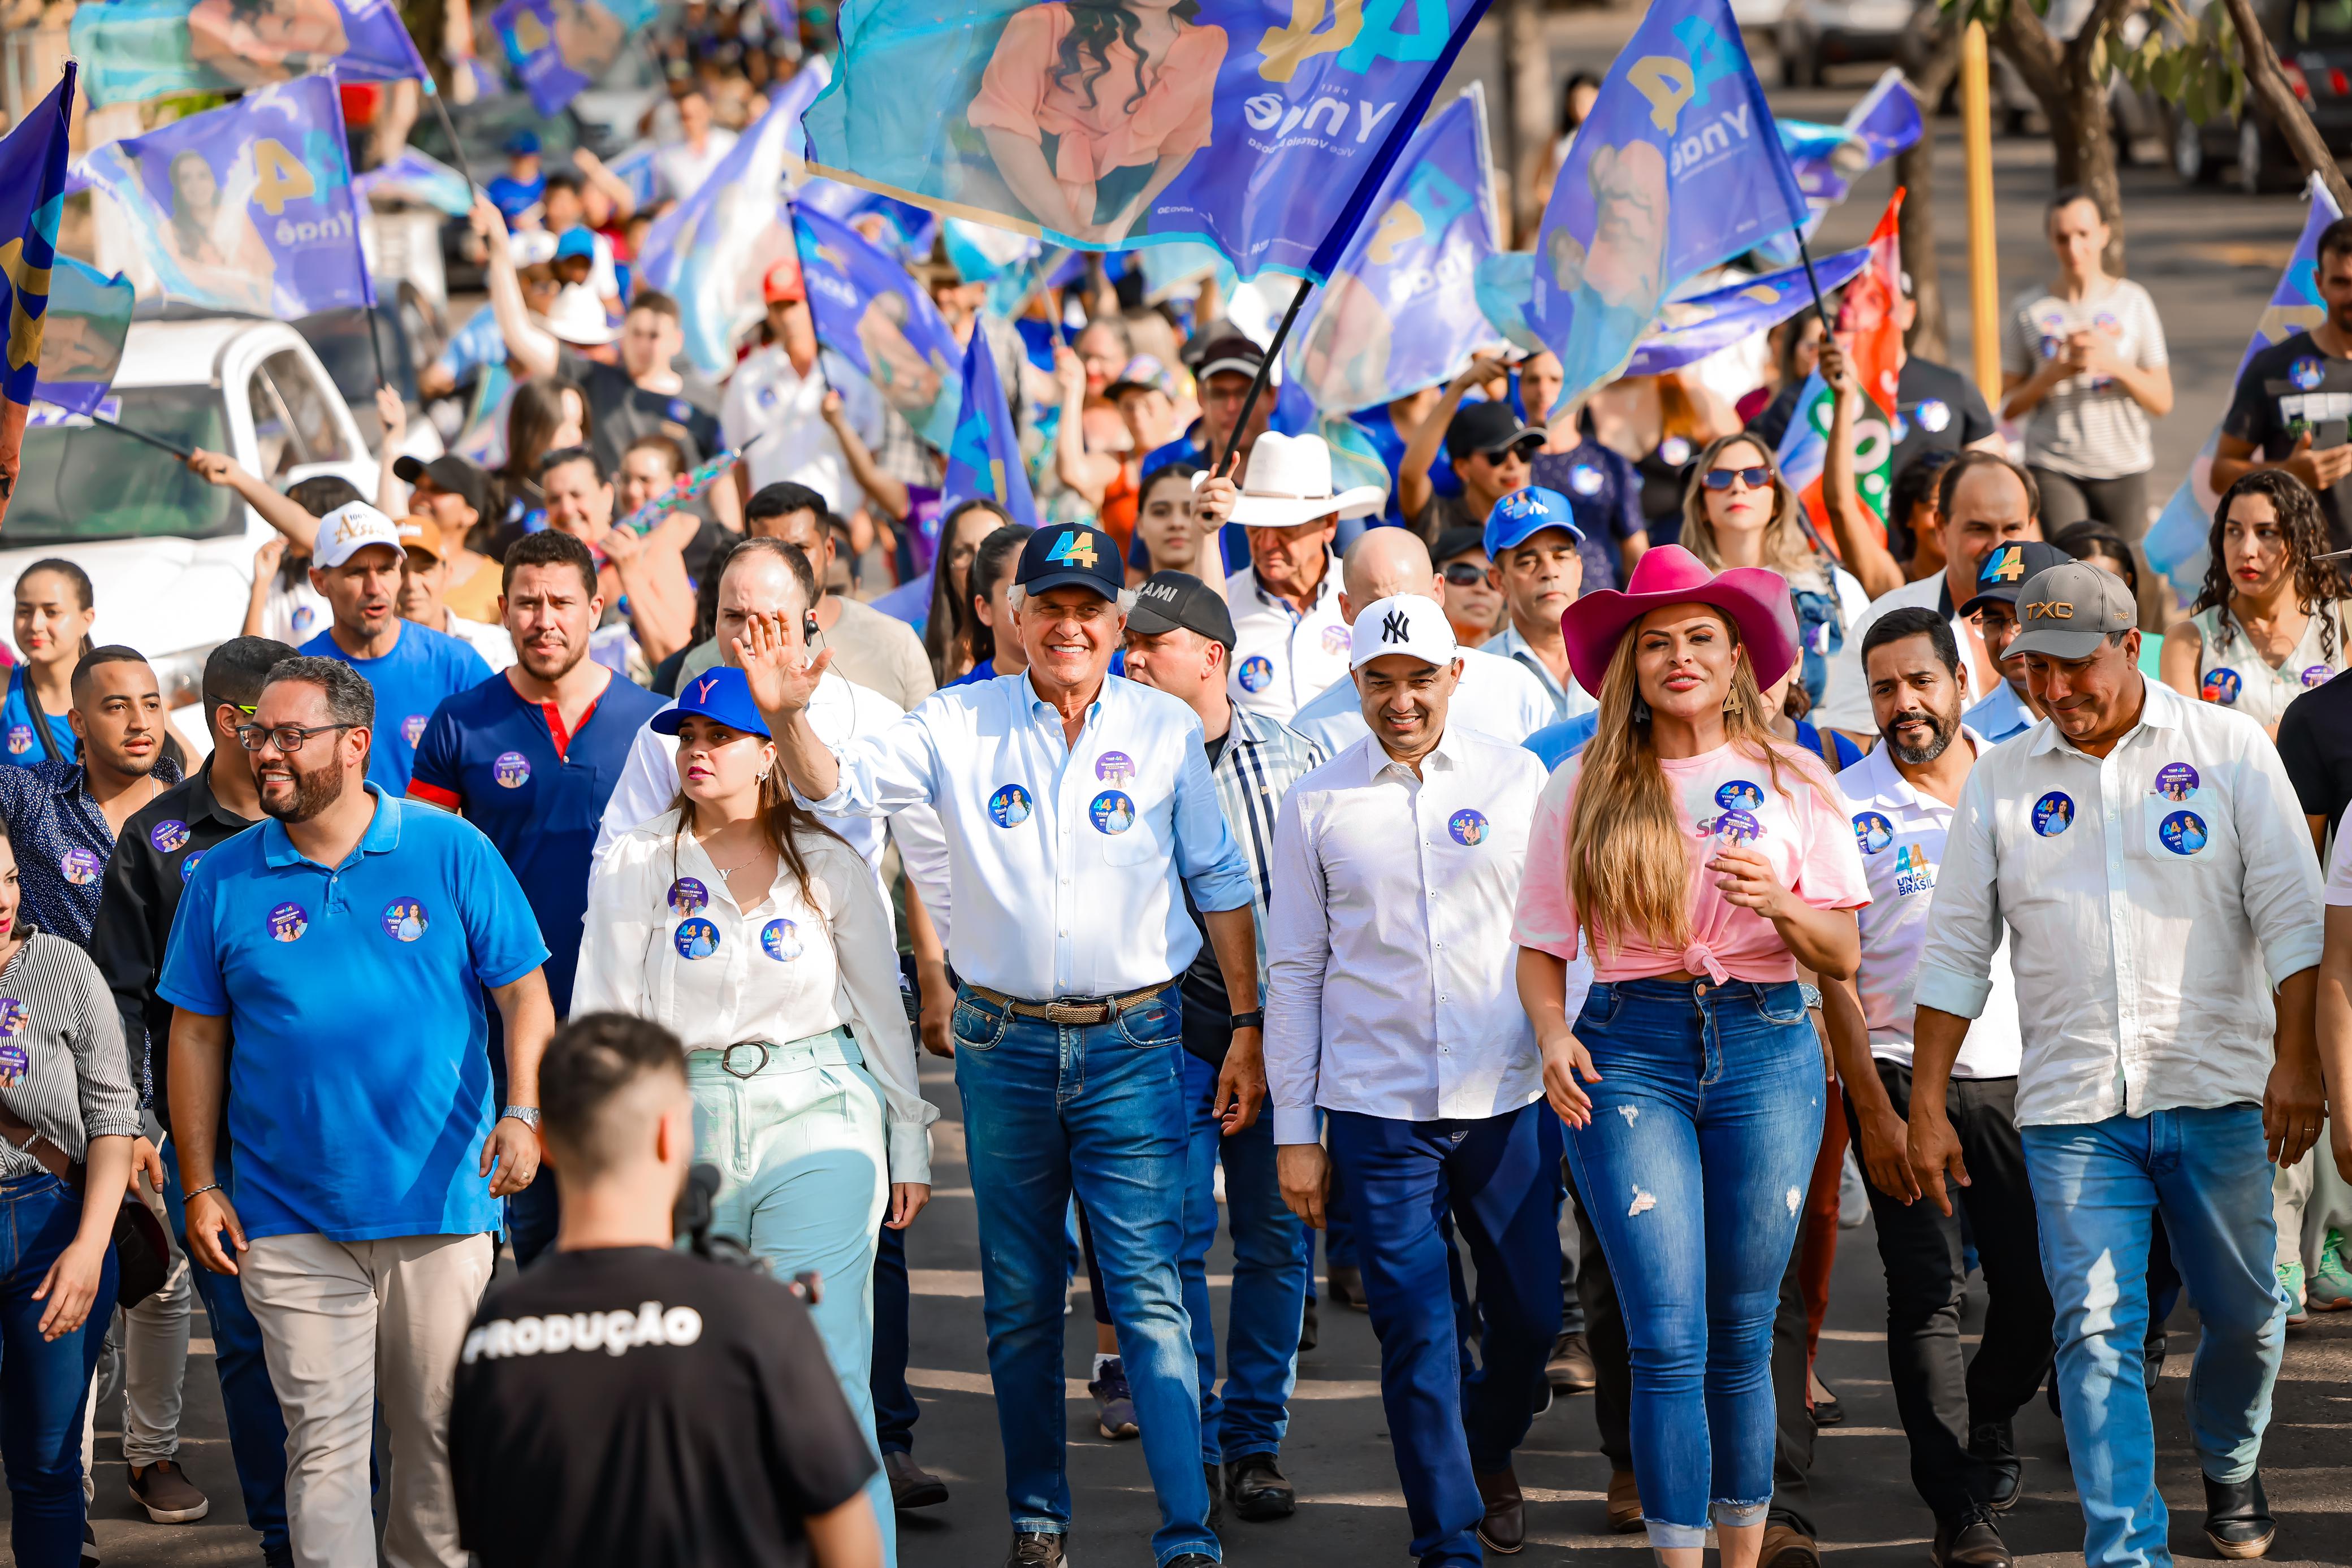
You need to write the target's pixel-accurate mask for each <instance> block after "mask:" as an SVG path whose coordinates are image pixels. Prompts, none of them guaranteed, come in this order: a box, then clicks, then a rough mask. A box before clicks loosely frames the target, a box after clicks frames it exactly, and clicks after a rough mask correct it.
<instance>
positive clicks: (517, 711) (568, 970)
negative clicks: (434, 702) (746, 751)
mask: <svg viewBox="0 0 2352 1568" xmlns="http://www.w3.org/2000/svg"><path fill="white" fill-rule="evenodd" d="M667 706H669V705H668V704H667V703H666V702H664V701H663V700H662V699H661V698H660V697H657V696H656V695H654V694H653V693H651V692H649V691H647V690H646V689H645V688H644V687H643V686H640V685H635V684H634V683H632V682H630V681H626V680H624V679H623V678H621V677H620V676H619V675H614V677H613V678H612V680H611V682H610V683H609V684H607V685H606V686H605V687H604V694H603V695H601V696H599V697H598V698H597V699H596V701H595V702H594V704H593V705H592V706H590V707H589V709H588V712H587V714H586V715H585V716H583V717H582V719H581V720H580V727H578V728H577V729H574V730H572V732H571V733H569V734H566V733H565V732H564V730H563V716H562V713H561V712H560V711H558V710H557V708H556V707H555V706H554V705H552V704H540V703H535V702H532V701H531V700H530V698H528V697H526V696H524V695H522V694H521V693H520V692H519V691H517V690H515V688H514V683H513V682H512V681H510V680H509V679H508V678H507V677H506V676H505V675H503V674H497V675H492V676H491V677H490V678H489V679H488V680H487V681H484V682H483V683H482V684H481V685H478V686H475V687H472V688H471V689H469V690H467V691H462V692H459V693H458V694H457V695H456V696H454V697H451V698H449V699H448V700H447V701H446V702H445V703H443V704H442V705H441V706H440V707H439V708H437V709H436V710H435V712H434V715H433V721H432V722H431V723H430V724H428V725H426V726H425V738H424V739H423V740H422V741H419V742H418V743H417V747H416V771H415V774H414V775H413V776H412V777H411V778H410V779H409V780H408V793H409V794H410V795H411V796H412V797H414V798H415V799H416V800H426V801H430V802H431V803H432V804H434V805H436V806H440V807H443V808H446V810H452V811H462V812H464V813H465V816H466V820H467V821H469V822H471V823H473V824H474V826H476V827H478V828H479V829H481V830H482V831H483V832H484V833H485V834H487V835H488V838H489V841H490V842H492V843H494V844H496V845H497V846H498V847H499V853H500V854H502V855H504V856H506V860H507V865H508V867H509V869H511V870H512V871H513V872H514V874H515V880H516V881H517V882H519V883H521V884H522V894H523V897H525V898H526V899H528V900H530V907H531V912H532V913H533V914H534V915H537V916H538V917H539V934H540V936H541V938H543V939H544V940H545V941H546V943H547V946H548V960H547V990H548V995H549V996H550V997H551V998H554V1002H555V1016H556V1017H558V1018H562V1017H563V1016H564V1015H565V1014H566V1013H568V1012H570V1011H571V1010H572V972H573V970H574V969H576V968H577V967H578V966H579V963H580V932H581V922H582V920H583V917H584V916H585V915H587V912H588V873H589V867H590V862H589V851H591V850H592V849H593V848H594V847H595V844H596V827H597V824H598V823H599V822H601V821H603V820H604V803H605V802H606V801H608V800H611V799H612V798H613V788H614V785H616V784H618V783H620V781H621V773H622V770H623V769H624V768H627V767H628V765H629V748H630V747H631V746H632V745H634V744H635V740H636V738H637V731H639V730H640V729H642V728H644V727H645V725H646V720H648V719H650V718H652V717H653V716H654V715H656V714H657V713H659V712H660V711H661V710H662V709H663V708H665V707H667Z"/></svg>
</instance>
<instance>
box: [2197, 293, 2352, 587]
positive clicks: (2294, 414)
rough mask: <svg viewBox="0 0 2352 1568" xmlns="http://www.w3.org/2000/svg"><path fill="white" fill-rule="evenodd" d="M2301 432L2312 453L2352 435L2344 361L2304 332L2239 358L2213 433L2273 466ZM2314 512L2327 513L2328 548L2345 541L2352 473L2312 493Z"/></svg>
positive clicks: (2349, 531)
mask: <svg viewBox="0 0 2352 1568" xmlns="http://www.w3.org/2000/svg"><path fill="white" fill-rule="evenodd" d="M2306 433H2307V434H2309V435H2310V436H2311V449H2312V450H2313V451H2314V452H2325V451H2326V450H2327V449H2328V448H2329V447H2331V446H2341V445H2343V444H2344V443H2345V442H2346V441H2347V440H2352V360H2339V359H2337V358H2336V356H2335V355H2333V354H2330V353H2328V352H2326V350H2322V349H2321V348H2320V346H2319V345H2318V344H2317V343H2316V342H2314V341H2313V340H2312V336H2311V334H2310V333H2308V332H2297V333H2296V334H2295V335H2294V337H2292V338H2288V339H2286V340H2284V341H2282V342H2279V343H2275V344H2273V345H2272V346H2271V347H2270V348H2267V349H2264V350H2263V351H2262V352H2261V353H2259V354H2256V355H2255V356H2254V357H2253V358H2252V359H2251V360H2248V361H2246V371H2245V374H2243V375H2242V376H2240V377H2239V378H2238V390H2237V393H2236V395H2235V396H2234V397H2232V398H2231V400H2230V412H2229V413H2226V414H2224V415H2223V416H2222V418H2221V434H2224V435H2230V436H2235V437H2236V438H2237V439H2238V440H2240V441H2243V442H2246V443H2248V444H2251V445H2252V447H2253V448H2254V450H2255V451H2256V452H2259V453H2260V454H2262V455H2263V460H2264V461H2265V462H2271V463H2275V462H2277V461H2278V460H2279V459H2280V458H2282V457H2284V456H2286V455H2288V454H2289V453H2291V452H2293V451H2294V448H2295V444H2296V443H2297V442H2298V441H2300V440H2301V439H2302V438H2303V436H2304V435H2305V434H2306ZM2319 509H2320V510H2321V511H2322V512H2324V513H2326V516H2327V532H2328V535H2329V537H2330V538H2333V539H2334V540H2335V545H2334V547H2333V548H2335V549H2345V548H2347V545H2352V476H2346V477H2344V478H2342V479H2338V480H2337V481H2336V483H2335V484H2333V485H2330V486H2328V487H2327V488H2326V489H2325V490H2322V491H2321V492H2320V493H2319Z"/></svg>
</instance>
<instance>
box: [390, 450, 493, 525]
mask: <svg viewBox="0 0 2352 1568" xmlns="http://www.w3.org/2000/svg"><path fill="white" fill-rule="evenodd" d="M392 472H393V474H394V476H395V477H396V478H398V479H399V480H400V482H401V483H402V484H404V485H414V484H415V483H416V482H417V481H418V480H419V479H430V480H432V481H433V487H434V488H435V489H436V490H446V491H447V492H448V493H449V494H451V495H453V496H463V497H465V498H466V505H467V506H469V507H473V508H474V510H475V511H477V512H479V513H481V514H482V515H484V516H485V517H487V516H488V514H489V509H490V503H489V476H488V475H486V474H484V473H483V472H482V471H481V470H480V469H479V468H477V467H475V466H474V465H472V464H470V463H468V462H467V461H466V460H465V459H464V458H462V457H454V456H451V455H448V454H446V453H444V454H443V455H440V456H438V457H436V458H435V459H434V460H433V461H432V462H430V463H419V462H418V461H417V460H416V459H415V458H414V457H396V458H394V459H393V464H392Z"/></svg>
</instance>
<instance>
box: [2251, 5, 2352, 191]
mask: <svg viewBox="0 0 2352 1568" xmlns="http://www.w3.org/2000/svg"><path fill="white" fill-rule="evenodd" d="M2225 4H2227V5H2229V7H2230V26H2231V29H2232V30H2233V31H2235V32H2236V34H2237V35H2238V48H2239V50H2240V53H2241V56H2242V58H2243V60H2244V62H2245V68H2246V87H2247V89H2248V90H2249V91H2251V92H2252V94H2253V95H2254V97H2256V98H2258V99H2261V100H2262V104H2263V109H2265V110H2269V112H2270V117H2271V123H2272V124H2273V125H2275V126H2277V127H2278V129H2279V134H2280V135H2282V136H2284V137H2285V138H2286V144H2287V145H2288V146H2289V147H2291V148H2293V149H2294V161H2295V162H2298V163H2300V164H2302V165H2303V167H2304V172H2306V173H2311V174H2316V175H2318V176H2319V178H2320V180H2321V182H2322V183H2325V184H2326V187H2327V193H2328V194H2329V195H2331V196H2334V197H2335V198H2336V208H2337V210H2338V211H2341V212H2352V185H2347V183H2345V179H2344V171H2343V169H2342V167H2341V166H2339V165H2338V164H2337V163H2336V154H2334V153H2333V152H2329V151H2328V150H2327V143H2326V141H2322V140H2321V139H2320V135H2319V130H2318V128H2317V127H2316V126H2315V125H2313V124H2312V123H2311V115H2310V113H2309V112H2308V111H2307V110H2305V108H2304V107H2303V104H2302V103H2301V101H2300V100H2298V99H2296V98H2295V96H2294V89H2292V88H2290V87H2288V86H2287V85H2286V76H2285V73H2284V72H2282V71H2281V70H2280V69H2279V63H2278V52H2277V51H2276V50H2274V49H2273V48H2272V47H2271V40H2270V35H2269V34H2267V33H2265V32H2263V26H2262V23H2261V22H2260V21H2259V20H2258V19H2256V17H2255V16H2254V11H2253V7H2252V5H2250V4H2249V3H2248V0H2225Z"/></svg>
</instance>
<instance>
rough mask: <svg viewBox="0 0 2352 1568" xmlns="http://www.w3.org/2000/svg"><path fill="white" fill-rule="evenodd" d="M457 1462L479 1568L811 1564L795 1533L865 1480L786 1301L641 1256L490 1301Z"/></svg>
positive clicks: (452, 1420) (744, 1278)
mask: <svg viewBox="0 0 2352 1568" xmlns="http://www.w3.org/2000/svg"><path fill="white" fill-rule="evenodd" d="M449 1464H450V1469H451V1471H452V1475H453V1479H454V1480H455V1483H456V1492H457V1529H458V1538H459V1541H460V1543H461V1544H463V1545H464V1546H465V1548H466V1549H467V1551H469V1552H473V1553H474V1554H475V1556H476V1558H477V1560H478V1562H479V1563H480V1564H481V1568H574V1565H576V1564H581V1563H628V1564H629V1565H630V1568H803V1565H804V1564H806V1563H808V1562H809V1560H810V1559H809V1550H808V1539H807V1536H806V1533H805V1532H804V1531H803V1527H802V1522H801V1521H803V1519H805V1518H807V1517H809V1516H812V1515H814V1514H820V1513H824V1512H828V1511H831V1510H833V1509H835V1508H838V1507H839V1506H841V1505H842V1504H843V1503H845V1502H846V1501H848V1500H850V1499H851V1498H853V1497H855V1496H856V1494H857V1491H858V1489H859V1488H861V1487H863V1486H864V1485H865V1484H866V1480H867V1479H868V1478H869V1477H871V1476H872V1475H873V1473H874V1469H875V1461H874V1457H873V1453H872V1451H871V1450H870V1449H869V1448H867V1447H866V1438H865V1437H864V1436H863V1434H861V1433H860V1432H859V1431H858V1429H857V1423H856V1419H855V1418H854V1417H852V1416H851V1415H850V1413H849V1406H848V1403H847V1402H846V1401H845V1399H844V1398H843V1397H842V1394H841V1385H840V1384H839V1383H838V1382H837V1381H836V1380H835V1376H834V1373H833V1368H832V1366H831V1364H829V1363H828V1362H827V1361H826V1359H825V1354H824V1344H823V1343H821V1342H820V1341H819V1340H818V1338H817V1333H816V1330H815V1327H814V1325H813V1324H812V1323H811V1322H810V1321H809V1316H808V1312H807V1309H806V1308H805V1307H803V1305H802V1304H801V1302H800V1301H799V1300H798V1299H797V1298H796V1297H794V1296H793V1293H792V1292H791V1291H790V1290H788V1289H787V1288H786V1287H785V1286H783V1285H782V1284H781V1283H779V1282H778V1281H775V1280H773V1279H772V1278H770V1277H769V1276H768V1275H767V1274H766V1273H764V1272H761V1271H760V1270H751V1269H743V1268H736V1267H731V1266H730V1265H727V1264H724V1263H714V1262H711V1261H709V1260H707V1259H702V1258H698V1257H695V1256H693V1255H692V1254H689V1253H682V1252H673V1251H668V1250H666V1249H658V1248H651V1247H631V1248H613V1249H593V1250H585V1251H578V1252H559V1253H555V1254H553V1255H551V1256H550V1257H548V1258H546V1259H543V1260H541V1261H540V1262H539V1263H538V1264H536V1265H535V1266H533V1267H532V1268H531V1269H530V1270H529V1271H528V1272H526V1273H524V1274H522V1275H521V1276H520V1277H519V1278H517V1279H515V1280H513V1281H510V1282H509V1283H507V1284H504V1285H500V1286H499V1287H498V1288H497V1289H495V1290H493V1291H490V1292H489V1294H488V1296H486V1297H484V1298H483V1301H482V1306H481V1310H480V1311H479V1312H477V1313H476V1314H475V1317H474V1326H473V1328H472V1329H471V1330H470V1331H469V1332H468V1333H467V1336H466V1345H465V1350H464V1352H463V1354H461V1355H460V1357H459V1359H458V1364H457V1391H456V1395H455V1398H454V1401H453V1403H452V1405H451V1407H450V1412H449Z"/></svg>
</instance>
